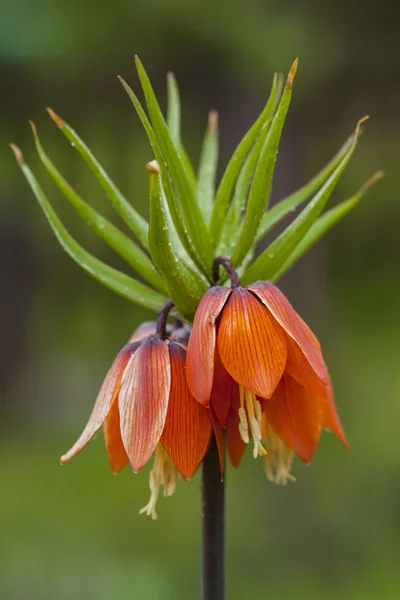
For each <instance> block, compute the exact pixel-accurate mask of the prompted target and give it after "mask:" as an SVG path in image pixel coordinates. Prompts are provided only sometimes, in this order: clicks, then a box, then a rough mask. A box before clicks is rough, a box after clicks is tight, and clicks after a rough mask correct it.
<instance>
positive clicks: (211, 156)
mask: <svg viewBox="0 0 400 600" xmlns="http://www.w3.org/2000/svg"><path fill="white" fill-rule="evenodd" d="M218 145H219V140H218V113H217V112H216V111H215V110H212V111H211V112H210V114H209V115H208V126H207V131H206V134H205V136H204V142H203V148H202V150H201V155H200V164H199V173H198V177H197V200H198V202H199V206H200V208H201V210H202V213H203V216H204V219H205V221H206V223H207V224H208V223H209V222H210V219H211V214H212V209H213V202H214V192H215V178H216V175H217V166H218Z"/></svg>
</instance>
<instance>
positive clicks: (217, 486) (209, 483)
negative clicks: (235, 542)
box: [201, 436, 225, 600]
mask: <svg viewBox="0 0 400 600" xmlns="http://www.w3.org/2000/svg"><path fill="white" fill-rule="evenodd" d="M202 494H203V495H202V564H201V600H224V598H225V574H224V554H225V483H224V481H221V470H220V464H219V456H218V448H217V443H216V440H215V437H214V436H213V440H212V443H211V446H210V448H209V450H208V452H207V455H206V457H205V458H204V461H203V481H202Z"/></svg>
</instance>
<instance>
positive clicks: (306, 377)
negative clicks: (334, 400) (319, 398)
mask: <svg viewBox="0 0 400 600" xmlns="http://www.w3.org/2000/svg"><path fill="white" fill-rule="evenodd" d="M287 347H288V356H287V362H286V368H285V372H286V373H288V374H289V375H290V376H291V377H293V379H295V380H296V381H297V382H298V383H300V384H301V385H303V386H304V387H305V388H307V389H309V390H314V391H315V393H317V394H318V393H319V394H322V395H323V396H324V397H326V395H327V391H328V386H327V385H326V384H325V383H324V382H323V381H322V380H321V379H320V378H319V377H318V375H317V373H316V372H315V371H314V369H313V368H312V366H311V364H310V362H309V361H308V359H307V358H306V356H305V354H304V353H303V352H302V350H301V349H300V347H299V346H298V344H297V343H296V342H295V341H294V340H293V338H291V337H290V336H289V335H288V336H287ZM328 377H329V376H328Z"/></svg>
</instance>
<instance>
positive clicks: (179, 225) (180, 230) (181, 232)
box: [119, 77, 207, 272]
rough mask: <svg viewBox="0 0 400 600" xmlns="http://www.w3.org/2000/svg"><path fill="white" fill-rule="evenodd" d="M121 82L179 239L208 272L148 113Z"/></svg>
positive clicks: (197, 263)
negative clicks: (154, 162)
mask: <svg viewBox="0 0 400 600" xmlns="http://www.w3.org/2000/svg"><path fill="white" fill-rule="evenodd" d="M119 80H120V82H121V84H122V85H123V87H124V89H125V91H126V93H127V94H128V96H129V98H130V100H131V102H132V104H133V106H134V107H135V110H136V112H137V114H138V117H139V119H140V120H141V122H142V125H143V127H144V130H145V131H146V134H147V137H148V138H149V142H150V145H151V147H152V149H153V152H154V156H155V158H156V160H157V162H158V165H159V167H160V170H161V179H162V185H163V190H164V193H165V196H166V199H167V203H168V209H169V212H170V215H171V218H172V220H173V223H174V226H175V229H176V232H177V234H178V236H179V239H180V240H181V243H182V245H183V246H184V248H185V249H186V251H187V253H188V254H189V256H190V257H191V259H192V260H193V261H194V262H195V264H196V265H197V266H198V267H199V269H201V270H203V272H206V271H207V270H206V269H205V267H204V266H203V265H202V263H201V260H200V258H199V256H198V254H197V253H196V250H195V248H194V245H193V243H192V239H191V237H190V235H189V234H188V232H187V231H186V230H185V226H184V224H183V221H182V218H181V214H180V212H179V208H178V204H177V201H176V197H175V193H174V190H173V188H172V184H171V178H170V175H169V173H168V168H167V165H166V163H165V160H164V157H163V155H162V152H161V150H160V147H159V145H158V142H157V137H156V134H155V132H154V130H153V128H152V126H151V124H150V121H149V119H148V118H147V115H146V113H145V112H144V110H143V108H142V106H141V104H140V102H139V100H138V99H137V97H136V95H135V94H134V92H133V91H132V89H131V88H130V87H129V85H128V84H127V83H126V81H124V80H123V79H122V78H121V77H119Z"/></svg>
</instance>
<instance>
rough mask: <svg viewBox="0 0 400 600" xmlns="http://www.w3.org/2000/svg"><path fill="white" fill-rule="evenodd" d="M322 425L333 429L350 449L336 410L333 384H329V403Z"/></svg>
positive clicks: (330, 429)
mask: <svg viewBox="0 0 400 600" xmlns="http://www.w3.org/2000/svg"><path fill="white" fill-rule="evenodd" d="M322 426H323V427H324V429H328V430H329V431H332V433H334V434H335V435H336V436H337V437H338V438H339V440H340V441H341V442H342V443H343V444H344V445H345V446H346V448H347V450H350V444H349V442H348V441H347V439H346V435H345V433H344V431H343V427H342V424H341V422H340V419H339V415H338V413H337V410H336V406H335V399H334V396H333V390H332V386H331V385H329V386H328V393H327V404H326V406H325V412H324V417H323V421H322Z"/></svg>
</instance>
